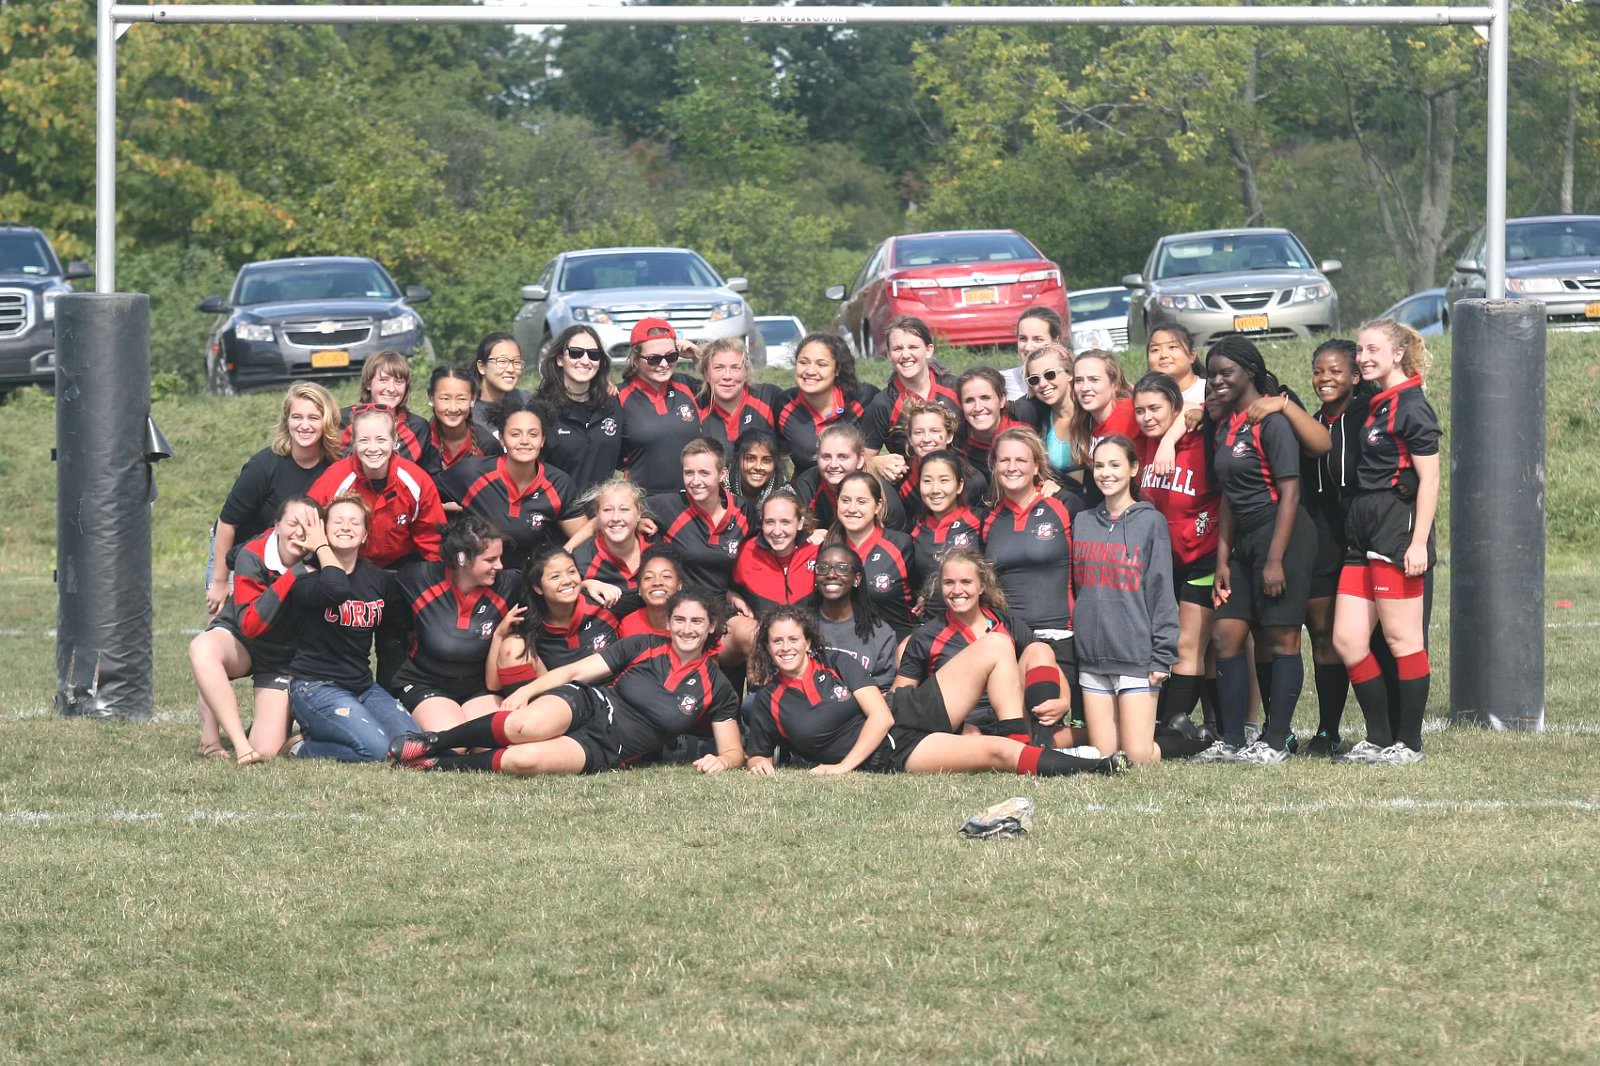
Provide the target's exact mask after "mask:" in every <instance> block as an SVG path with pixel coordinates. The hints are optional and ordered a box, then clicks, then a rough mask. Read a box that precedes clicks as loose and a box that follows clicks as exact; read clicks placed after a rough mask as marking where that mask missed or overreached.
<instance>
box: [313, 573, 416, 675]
mask: <svg viewBox="0 0 1600 1066" xmlns="http://www.w3.org/2000/svg"><path fill="white" fill-rule="evenodd" d="M398 595H399V593H398V591H397V590H396V588H395V585H394V575H393V574H391V573H390V572H389V571H387V570H384V569H382V568H381V567H379V566H377V565H376V564H374V563H372V562H371V561H369V560H367V559H359V560H357V562H356V568H355V570H354V571H352V572H351V573H348V574H347V573H345V572H344V570H343V568H341V567H339V566H337V565H335V564H333V563H331V562H330V563H328V565H326V566H322V567H319V568H318V569H317V570H316V572H315V573H313V574H307V575H306V577H304V578H303V579H301V580H299V581H296V582H295V583H294V588H293V589H292V590H290V592H289V603H290V605H291V606H292V607H293V608H294V613H295V623H296V633H295V637H296V644H295V652H294V660H293V662H291V663H290V665H289V672H290V673H291V674H293V675H294V676H295V678H296V679H297V680H301V681H329V682H332V683H333V684H335V685H338V686H339V687H340V688H342V689H344V690H345V691H346V692H350V693H354V694H356V695H359V694H361V693H363V692H365V691H366V690H367V689H369V688H371V687H372V669H371V667H370V665H369V664H370V659H371V655H372V635H373V633H374V632H376V631H377V629H378V626H379V625H380V624H381V623H382V622H383V615H384V611H385V609H386V608H387V607H388V605H389V603H390V602H391V601H393V600H394V599H395V598H396V597H397V596H398Z"/></svg>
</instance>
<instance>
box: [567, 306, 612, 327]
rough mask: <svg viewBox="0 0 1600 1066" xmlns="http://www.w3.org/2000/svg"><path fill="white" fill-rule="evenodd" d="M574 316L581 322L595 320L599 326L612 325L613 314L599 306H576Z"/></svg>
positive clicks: (573, 311) (573, 310)
mask: <svg viewBox="0 0 1600 1066" xmlns="http://www.w3.org/2000/svg"><path fill="white" fill-rule="evenodd" d="M572 317H573V318H574V319H576V320H577V321H579V322H593V323H594V324H595V325H597V326H609V325H611V315H610V313H609V312H607V311H605V310H604V309H603V308H599V307H574V308H573V309H572Z"/></svg>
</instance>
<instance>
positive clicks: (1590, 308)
mask: <svg viewBox="0 0 1600 1066" xmlns="http://www.w3.org/2000/svg"><path fill="white" fill-rule="evenodd" d="M1583 317H1584V318H1600V300H1596V301H1595V302H1594V303H1592V304H1587V305H1585V306H1584V309H1583Z"/></svg>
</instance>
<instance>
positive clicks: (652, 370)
mask: <svg viewBox="0 0 1600 1066" xmlns="http://www.w3.org/2000/svg"><path fill="white" fill-rule="evenodd" d="M629 343H630V347H629V354H628V366H627V368H626V369H625V370H624V371H623V373H622V388H621V390H619V391H618V393H617V405H618V406H619V407H620V408H622V466H623V469H624V470H626V471H627V474H628V480H629V481H633V482H636V483H638V484H639V485H641V486H643V488H644V490H645V491H646V492H651V493H657V492H673V491H675V490H676V489H677V488H678V486H679V485H680V484H681V481H680V480H679V476H680V473H681V471H680V469H679V466H678V457H679V456H680V455H681V454H682V453H683V447H684V445H686V444H688V443H689V442H690V441H692V440H694V439H695V438H696V437H699V436H700V409H699V407H698V406H697V405H696V402H695V397H694V390H693V388H692V387H691V386H690V385H688V384H685V383H684V382H683V381H680V380H679V379H678V378H677V377H675V376H674V374H673V370H674V368H675V367H676V366H677V365H678V361H679V360H680V359H682V358H684V353H683V352H682V351H680V350H679V347H678V333H677V331H676V330H674V329H673V328H672V325H671V323H669V322H668V321H667V320H666V319H664V318H645V319H640V320H639V322H638V323H636V324H635V325H634V327H633V332H632V333H631V334H630V337H629Z"/></svg>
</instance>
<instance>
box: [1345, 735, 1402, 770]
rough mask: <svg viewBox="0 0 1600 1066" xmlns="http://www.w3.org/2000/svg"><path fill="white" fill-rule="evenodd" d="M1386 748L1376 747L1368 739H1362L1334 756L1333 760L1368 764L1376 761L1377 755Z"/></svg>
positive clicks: (1386, 749)
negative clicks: (1347, 749)
mask: <svg viewBox="0 0 1600 1066" xmlns="http://www.w3.org/2000/svg"><path fill="white" fill-rule="evenodd" d="M1388 750H1389V749H1388V748H1380V747H1378V745H1376V744H1374V743H1373V742H1372V741H1370V740H1363V741H1362V742H1361V743H1359V744H1357V745H1356V746H1355V747H1353V748H1351V749H1350V750H1349V751H1347V752H1345V753H1344V754H1343V755H1339V756H1335V760H1336V761H1337V762H1348V763H1361V764H1363V765H1368V766H1370V765H1372V764H1374V763H1376V762H1378V756H1380V755H1382V754H1383V753H1384V752H1386V751H1388Z"/></svg>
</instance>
